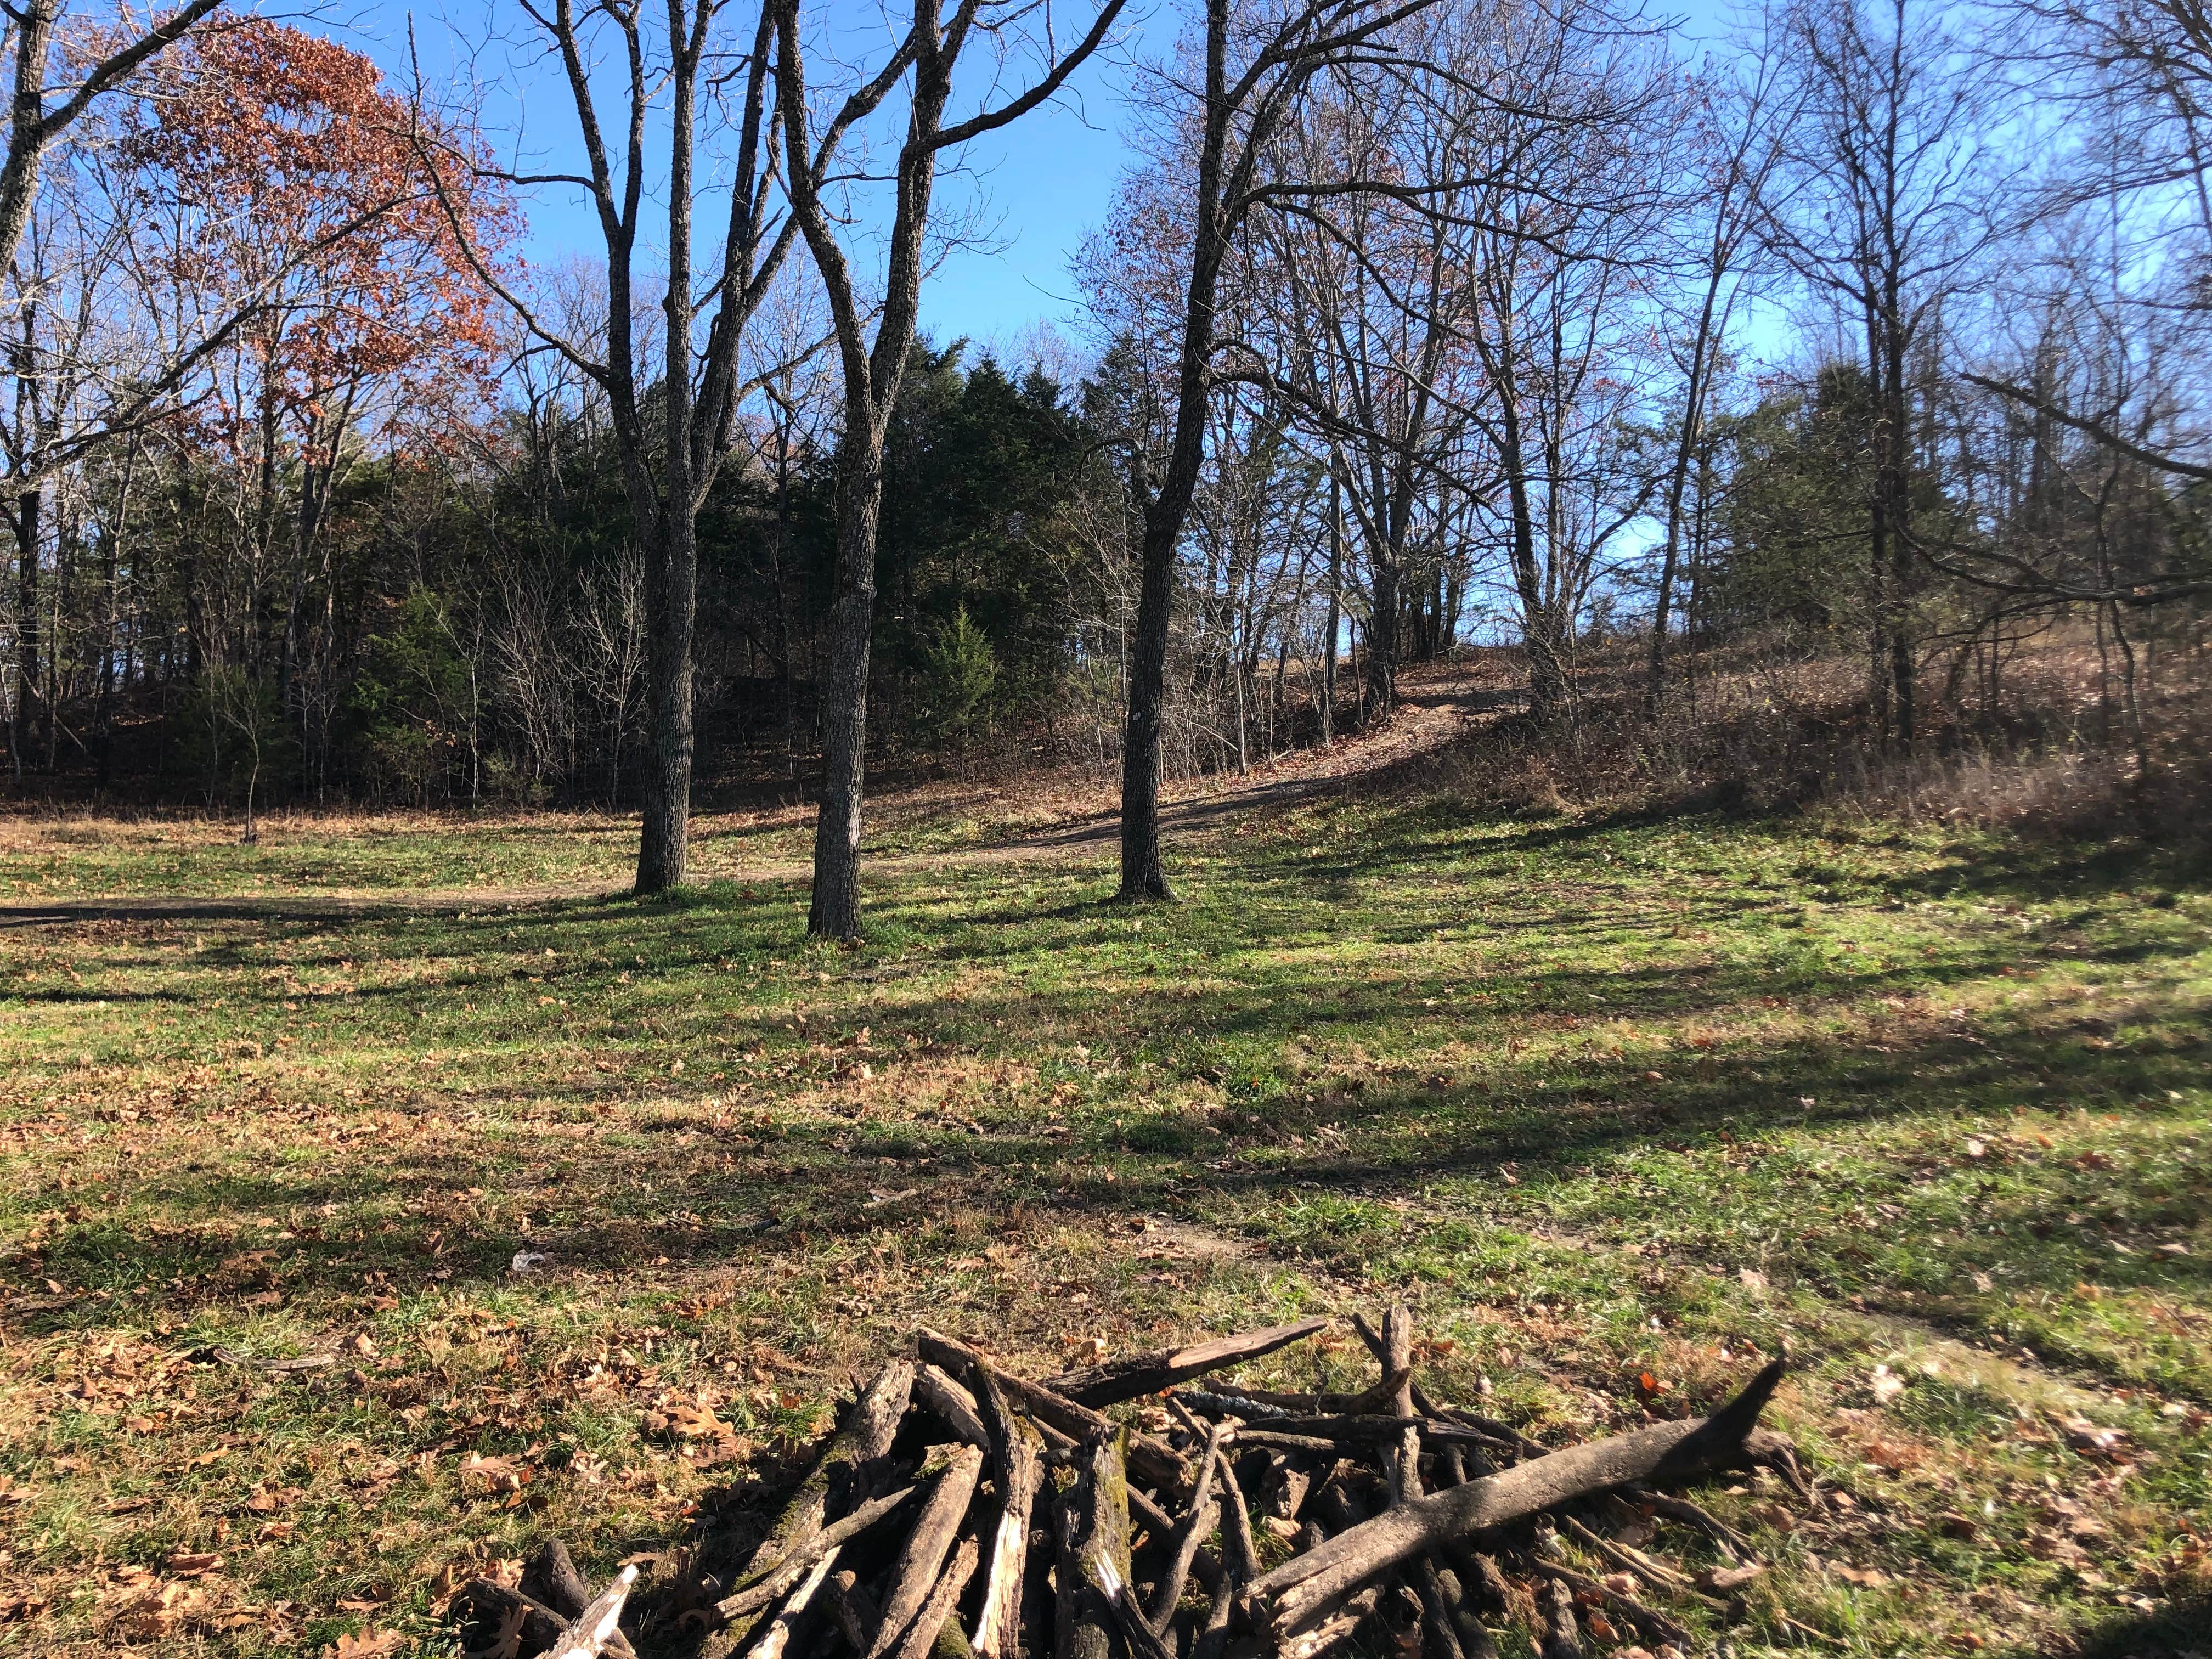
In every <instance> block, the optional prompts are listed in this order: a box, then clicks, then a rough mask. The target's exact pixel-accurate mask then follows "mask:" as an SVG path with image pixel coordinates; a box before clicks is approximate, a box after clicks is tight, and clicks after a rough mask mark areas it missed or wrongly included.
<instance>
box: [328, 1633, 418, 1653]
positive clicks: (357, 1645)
mask: <svg viewBox="0 0 2212 1659" xmlns="http://www.w3.org/2000/svg"><path fill="white" fill-rule="evenodd" d="M406 1646H407V1638H405V1637H404V1636H402V1635H401V1634H400V1633H399V1632H398V1631H396V1630H365V1631H363V1632H361V1634H359V1635H358V1636H356V1635H353V1634H351V1633H350V1632H349V1633H348V1634H346V1635H343V1636H341V1637H339V1638H338V1639H337V1641H336V1642H335V1643H333V1644H331V1647H330V1648H329V1649H328V1652H329V1653H330V1655H331V1659H386V1656H387V1655H390V1654H395V1653H398V1652H399V1651H400V1650H402V1649H403V1648H404V1647H406Z"/></svg>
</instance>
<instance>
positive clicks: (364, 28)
mask: <svg viewBox="0 0 2212 1659" xmlns="http://www.w3.org/2000/svg"><path fill="white" fill-rule="evenodd" d="M653 3H654V0H647V6H648V9H651V7H652V6H653ZM1131 4H1132V8H1133V9H1132V10H1131V11H1130V12H1129V13H1128V14H1127V15H1125V17H1124V18H1123V20H1122V23H1121V27H1120V30H1119V38H1118V39H1117V40H1116V41H1115V43H1114V45H1113V46H1111V47H1110V48H1109V49H1108V50H1106V51H1104V52H1102V53H1101V54H1099V56H1098V57H1097V58H1094V59H1093V60H1092V61H1091V63H1090V64H1087V65H1085V68H1084V69H1083V70H1080V71H1079V73H1078V74H1077V75H1076V76H1074V77H1073V80H1072V81H1071V82H1070V84H1069V86H1068V87H1067V88H1066V89H1065V91H1064V92H1063V94H1062V95H1061V96H1060V98H1059V99H1058V100H1056V101H1055V102H1054V103H1053V104H1049V105H1047V106H1043V107H1042V108H1040V109H1038V110H1036V111H1034V112H1031V113H1030V114H1029V115H1028V116H1026V117H1024V118H1023V119H1022V120H1021V121H1019V122H1018V123H1016V124H1015V125H1012V126H1011V127H1008V128H1006V129H1004V130H1002V131H1000V132H999V133H997V134H994V135H992V136H991V137H987V138H986V139H984V140H982V141H981V142H979V143H976V144H975V145H973V146H971V147H970V149H969V152H968V154H967V155H966V157H965V158H964V159H965V165H964V167H963V168H962V169H961V170H960V171H959V172H957V173H954V174H952V175H951V176H948V177H946V178H945V179H944V180H943V183H942V184H941V185H940V188H939V198H938V199H939V207H940V209H941V210H942V211H941V212H940V215H939V216H940V218H941V219H947V220H948V221H949V219H950V217H951V216H954V215H958V214H960V213H962V212H963V210H975V211H978V212H980V223H981V228H982V229H984V230H985V231H987V233H989V234H988V235H987V238H986V239H985V240H984V243H983V245H981V246H963V247H961V248H958V249H956V250H954V251H953V252H951V255H950V257H949V258H947V259H946V260H945V263H944V264H942V265H941V266H940V267H939V269H938V270H937V271H936V272H935V274H934V275H933V277H932V278H931V281H930V284H929V286H928V288H927V290H926V291H925V295H924V301H923V325H924V327H925V329H926V330H927V331H928V332H929V333H930V334H932V335H933V337H935V338H937V339H938V340H939V341H940V342H943V341H946V340H950V339H952V338H954V337H960V336H966V337H969V339H971V340H974V341H975V342H977V343H979V344H984V345H987V344H992V343H1011V342H1012V341H1014V340H1016V339H1017V338H1018V337H1020V336H1021V335H1022V334H1023V333H1024V331H1027V330H1028V329H1030V328H1031V327H1033V326H1034V325H1036V324H1037V323H1038V322H1041V321H1042V322H1051V323H1057V324H1060V325H1062V326H1064V327H1069V328H1071V329H1072V330H1073V329H1074V328H1076V327H1077V325H1079V312H1080V307H1079V305H1078V304H1077V302H1076V301H1075V297H1074V285H1073V282H1072V281H1071V280H1070V278H1069V276H1068V271H1067V266H1068V260H1069V258H1070V256H1071V255H1072V254H1073V252H1074V251H1075V249H1076V248H1077V247H1078V246H1079V244H1080V242H1081V240H1082V239H1083V238H1084V236H1085V234H1087V233H1089V232H1090V231H1091V230H1092V229H1093V228H1096V227H1097V226H1098V225H1099V224H1100V223H1101V222H1103V220H1104V218H1105V216H1106V211H1107V206H1108V203H1109V198H1110V197H1111V194H1112V191H1113V188H1114V185H1115V180H1116V179H1117V178H1118V177H1119V176H1120V174H1121V172H1122V170H1123V169H1124V168H1125V167H1127V165H1128V164H1129V161H1130V159H1131V158H1130V155H1129V153H1128V151H1127V149H1126V147H1125V146H1124V143H1123V142H1122V138H1121V131H1122V130H1123V128H1124V126H1125V125H1127V122H1128V120H1129V118H1130V115H1131V113H1132V110H1131V107H1130V100H1131V97H1132V93H1131V88H1132V87H1133V85H1134V84H1136V77H1135V76H1134V75H1133V64H1134V63H1135V62H1136V61H1137V60H1138V59H1139V58H1145V57H1152V58H1157V57H1158V56H1162V55H1164V53H1165V52H1166V51H1167V50H1168V48H1169V47H1170V46H1171V45H1172V43H1173V40H1174V36H1175V33H1176V29H1177V28H1178V27H1180V26H1181V20H1182V16H1183V15H1184V11H1183V9H1182V6H1181V5H1180V4H1179V3H1178V0H1131ZM1726 9H1727V0H1687V3H1685V4H1680V5H1677V6H1672V7H1668V8H1666V9H1665V14H1664V15H1673V16H1680V17H1681V18H1682V19H1683V20H1684V24H1685V33H1686V34H1687V35H1688V36H1689V37H1691V38H1692V39H1693V40H1699V39H1706V40H1709V39H1711V38H1713V37H1715V36H1716V35H1717V34H1718V33H1720V32H1721V28H1722V27H1723V17H1724V16H1725V15H1726ZM1056 11H1057V18H1058V20H1059V22H1060V31H1061V38H1062V39H1063V40H1065V39H1067V38H1069V36H1070V35H1071V34H1073V33H1078V32H1079V30H1080V28H1081V27H1083V26H1084V25H1085V24H1087V23H1088V21H1089V20H1090V18H1091V16H1092V15H1094V14H1093V13H1092V12H1091V10H1090V9H1089V8H1088V5H1087V3H1086V0H1059V4H1058V6H1057V8H1056ZM752 15H754V14H753V13H752V12H751V10H750V7H742V8H741V7H738V6H735V5H732V9H731V11H730V14H729V16H730V20H731V21H732V25H733V27H734V28H745V29H749V28H750V18H751V16H752ZM810 15H811V16H812V17H813V18H815V19H816V20H817V25H816V26H817V27H818V28H820V29H823V30H824V31H827V32H829V40H830V41H831V42H832V44H834V45H835V46H837V47H838V49H839V50H840V52H849V53H851V54H853V55H859V54H860V53H862V52H865V51H866V49H867V48H868V47H870V46H874V45H876V44H877V43H878V42H880V41H881V40H882V39H883V37H884V33H885V25H884V21H882V20H883V15H884V14H883V12H882V10H881V9H879V8H878V6H877V5H876V4H873V3H871V0H833V3H832V4H831V5H829V6H828V7H826V8H821V9H815V10H813V11H812V12H811V14H810ZM325 27H330V26H329V25H328V24H325ZM410 28H411V30H412V32H413V36H414V40H415V42H416V52H417V55H418V57H419V61H420V62H421V64H422V70H423V74H424V76H425V79H426V80H427V81H428V82H431V83H432V84H433V86H434V87H443V88H447V90H448V91H451V92H459V91H461V90H463V89H467V90H468V91H469V93H470V95H472V96H473V97H475V98H476V99H477V100H479V101H480V103H481V106H482V108H483V119H484V121H485V123H486V125H487V126H488V127H489V128H490V129H491V130H492V131H494V132H495V133H496V134H500V135H502V136H503V137H505V138H506V140H507V142H508V143H510V144H514V143H519V144H520V149H521V150H522V152H523V154H524V156H525V159H526V164H527V165H531V166H534V167H540V168H549V167H575V166H576V165H577V161H578V159H579V158H578V151H577V149H576V143H577V141H576V137H575V117H574V108H573V106H572V104H571V102H570V100H569V97H568V90H567V88H566V86H565V84H564V82H562V79H561V77H560V76H559V75H558V73H557V70H556V66H555V65H554V64H552V63H551V62H550V60H549V59H548V58H546V57H545V55H544V49H543V41H542V40H541V39H540V38H539V37H538V36H537V35H536V33H534V30H533V29H532V26H531V25H530V24H529V22H528V20H527V18H526V16H525V15H524V14H523V13H522V12H521V11H520V8H519V7H517V6H515V5H513V3H511V0H441V3H440V4H438V6H437V7H436V9H433V10H429V11H423V12H403V11H399V10H398V9H391V10H386V9H383V8H377V9H374V10H371V11H369V12H368V13H366V14H362V15H358V16H357V19H356V21H355V22H353V23H352V24H351V25H350V26H349V27H332V28H331V32H332V33H337V34H338V35H339V36H340V37H341V38H343V39H347V40H350V41H352V42H354V43H355V44H357V45H359V46H362V48H364V49H365V50H368V52H372V53H373V54H374V56H375V57H376V58H378V59H379V60H380V62H382V63H383V64H385V66H386V70H387V72H388V73H389V74H390V75H391V76H392V78H393V79H394V81H395V82H405V81H406V80H407V79H408V77H409V45H408V40H409V33H410ZM1017 72H1018V71H1017ZM1015 84H1020V83H1019V82H1016V83H1015ZM616 90H617V88H615V87H613V86H612V85H610V86H609V87H608V88H607V91H608V93H610V94H612V93H614V92H615V91H616ZM983 90H984V89H983V88H980V87H977V88H972V89H971V93H972V94H974V95H971V96H970V98H969V100H968V101H967V103H966V105H965V106H964V109H966V110H972V109H973V108H974V107H975V96H977V95H980V94H981V92H982V91H983ZM962 112H963V106H960V105H959V104H958V102H957V100H956V109H955V112H954V113H955V115H956V117H957V115H958V114H959V113H962ZM529 215H530V221H529V222H530V231H529V236H528V241H527V247H526V252H527V253H528V255H529V257H530V258H532V260H533V261H534V262H538V263H541V264H562V263H565V262H567V261H568V260H569V259H572V258H577V257H582V258H590V259H597V258H600V257H602V252H601V244H600V242H599V231H598V227H597V225H596V223H595V222H594V221H593V220H592V217H591V216H590V214H589V213H588V211H587V210H586V208H585V207H584V205H583V204H582V202H581V200H580V198H579V197H577V195H576V193H575V192H574V191H562V190H558V189H548V190H544V191H538V193H537V194H536V195H535V196H534V197H533V198H532V200H531V201H530V203H529ZM651 216H652V215H651V213H650V211H648V213H647V218H648V221H649V220H650V219H651Z"/></svg>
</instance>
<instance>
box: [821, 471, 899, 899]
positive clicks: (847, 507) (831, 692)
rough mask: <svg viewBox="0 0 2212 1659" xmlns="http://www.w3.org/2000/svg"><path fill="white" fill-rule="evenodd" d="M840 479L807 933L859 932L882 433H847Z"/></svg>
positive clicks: (880, 497) (879, 518)
mask: <svg viewBox="0 0 2212 1659" xmlns="http://www.w3.org/2000/svg"><path fill="white" fill-rule="evenodd" d="M844 449H845V453H843V454H842V455H841V456H840V458H839V462H840V470H839V476H838V480H837V569H836V598H835V599H833V600H832V602H831V604H830V608H829V641H828V644H829V674H828V678H827V684H825V686H824V688H823V691H824V696H823V708H822V759H823V775H822V806H821V811H820V812H819V813H818V815H817V817H816V818H815V821H814V897H813V902H812V903H811V905H810V906H809V907H808V909H807V915H806V930H807V932H809V933H816V934H820V935H822V936H823V937H825V938H830V939H849V938H851V937H852V936H853V935H854V934H855V933H858V932H859V931H860V805H861V800H862V797H863V792H864V790H865V788H866V773H867V749H868V657H869V647H870V645H871V643H872V639H873V635H874V632H875V616H876V530H877V526H878V524H879V523H880V522H881V520H882V516H883V499H884V446H883V437H882V434H881V431H880V429H878V431H876V432H873V433H867V432H864V433H860V434H858V435H848V439H847V441H846V444H845V446H844Z"/></svg>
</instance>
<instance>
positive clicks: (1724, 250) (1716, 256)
mask: <svg viewBox="0 0 2212 1659" xmlns="http://www.w3.org/2000/svg"><path fill="white" fill-rule="evenodd" d="M1774 61H1775V60H1774V55H1773V53H1772V52H1770V51H1765V50H1761V51H1758V52H1751V53H1748V54H1747V55H1746V56H1745V58H1744V59H1743V60H1742V63H1743V67H1742V68H1741V69H1740V70H1738V71H1737V72H1736V75H1735V78H1734V79H1733V80H1729V79H1720V78H1718V77H1716V78H1714V79H1712V80H1710V81H1709V82H1707V84H1705V86H1704V87H1702V88H1699V90H1700V92H1701V94H1702V100H1701V101H1702V108H1701V114H1702V117H1703V119H1702V121H1701V123H1700V126H1701V129H1702V130H1701V131H1699V133H1698V135H1697V138H1698V141H1699V142H1698V143H1697V144H1696V147H1695V149H1694V150H1693V151H1692V155H1693V159H1694V160H1695V161H1697V162H1698V163H1699V164H1700V165H1699V168H1698V171H1699V173H1701V174H1702V175H1703V176H1702V177H1701V178H1699V179H1698V180H1697V182H1698V183H1699V185H1702V186H1703V190H1702V191H1701V194H1703V196H1704V199H1705V204H1706V207H1707V211H1708V217H1707V218H1706V220H1705V223H1704V226H1703V228H1704V230H1705V235H1704V237H1703V238H1702V239H1701V240H1700V242H1699V244H1698V245H1697V247H1696V264H1695V265H1694V267H1693V270H1694V276H1693V290H1692V292H1693V298H1694V303H1695V305H1696V307H1697V321H1696V323H1695V324H1694V325H1692V328H1691V330H1690V335H1689V338H1688V340H1687V342H1686V343H1678V344H1677V345H1676V346H1675V348H1674V355H1675V357H1676V359H1677V362H1678V363H1679V365H1680V372H1681V375H1682V408H1681V415H1680V422H1679V424H1678V425H1677V427H1676V428H1675V433H1674V464H1673V465H1672V466H1671V467H1670V468H1669V469H1668V474H1667V522H1666V530H1665V532H1664V535H1663V539H1662V542H1661V544H1660V559H1659V587H1658V592H1657V594H1656V598H1655V599H1654V600H1653V604H1652V611H1651V658H1650V665H1649V667H1648V669H1647V671H1646V674H1645V680H1644V709H1645V712H1646V713H1647V714H1650V715H1653V716H1655V717H1656V715H1657V714H1658V713H1659V709H1660V707H1661V704H1662V702H1663V701H1664V699H1665V696H1666V684H1667V637H1668V629H1669V628H1670V627H1671V626H1672V623H1673V620H1674V584H1675V580H1676V576H1677V574H1678V573H1679V572H1680V566H1681V548H1682V505H1683V497H1684V495H1685V493H1686V490H1687V489H1688V487H1689V483H1690V474H1691V471H1692V468H1693V467H1694V465H1696V461H1697V456H1698V449H1699V439H1700V438H1701V437H1702V435H1703V434H1704V431H1705V410H1706V409H1707V407H1708V405H1709V404H1711V399H1712V389H1713V387H1712V382H1713V371H1714V368H1715V367H1716V363H1717V359H1718V357H1719V355H1720V352H1721V349H1722V347H1723V344H1724V343H1725V342H1726V341H1727V339H1728V337H1729V319H1730V316H1731V314H1732V313H1733V312H1734V310H1735V303H1736V301H1737V299H1738V297H1739V295H1740V294H1741V283H1740V282H1739V281H1738V280H1737V278H1738V277H1739V276H1740V274H1741V266H1742V264H1743V259H1744V256H1745V253H1746V252H1747V249H1748V248H1749V247H1750V246H1751V245H1752V244H1753V232H1754V230H1755V228H1756V227H1757V223H1758V217H1757V215H1758V204H1759V202H1760V200H1761V199H1762V198H1763V197H1764V196H1765V192H1766V189H1767V179H1768V176H1769V174H1770V173H1771V172H1772V170H1773V167H1774V165H1775V159H1776V155H1777V153H1778V148H1779V145H1780V143H1781V139H1782V134H1783V132H1784V130H1785V120H1786V117H1785V116H1784V115H1783V114H1780V113H1778V111H1777V109H1776V104H1775V97H1774V84H1773V82H1774Z"/></svg>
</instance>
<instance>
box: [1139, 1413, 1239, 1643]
mask: <svg viewBox="0 0 2212 1659" xmlns="http://www.w3.org/2000/svg"><path fill="white" fill-rule="evenodd" d="M1235 1432H1236V1431H1235V1430H1233V1429H1231V1427H1230V1426H1229V1425H1227V1424H1225V1423H1217V1424H1215V1425H1213V1430H1212V1432H1211V1433H1210V1434H1208V1435H1207V1436H1206V1450H1205V1452H1204V1453H1203V1454H1202V1455H1200V1458H1199V1460H1198V1474H1197V1475H1196V1476H1195V1477H1194V1480H1193V1482H1192V1486H1191V1498H1190V1510H1189V1512H1188V1514H1186V1515H1185V1516H1183V1518H1182V1521H1181V1522H1179V1523H1178V1524H1177V1526H1176V1532H1175V1548H1174V1553H1172V1554H1171V1555H1170V1557H1169V1558H1168V1570H1167V1571H1166V1572H1164V1573H1163V1574H1162V1575H1161V1576H1160V1584H1159V1589H1158V1590H1157V1591H1156V1592H1155V1593H1154V1595H1153V1597H1152V1628H1153V1629H1154V1630H1155V1631H1158V1632H1161V1633H1162V1634H1165V1633H1166V1631H1167V1627H1168V1621H1169V1620H1170V1619H1172V1618H1173V1617H1174V1616H1175V1610H1176V1603H1177V1602H1178V1601H1182V1587H1183V1585H1184V1584H1185V1583H1187V1582H1188V1579H1189V1577H1190V1564H1191V1563H1192V1561H1194V1559H1197V1556H1198V1547H1199V1545H1200V1544H1201V1543H1202V1542H1204V1541H1205V1539H1206V1534H1208V1533H1210V1532H1212V1530H1213V1523H1214V1516H1215V1512H1216V1506H1215V1504H1214V1503H1213V1480H1214V1476H1215V1474H1216V1473H1217V1472H1218V1470H1219V1468H1220V1467H1221V1449H1222V1448H1223V1447H1224V1446H1225V1445H1226V1444H1227V1443H1228V1442H1229V1439H1230V1437H1231V1435H1233V1434H1234V1433H1235Z"/></svg>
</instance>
